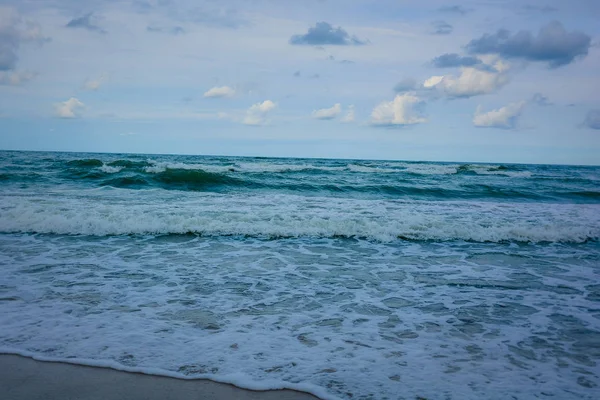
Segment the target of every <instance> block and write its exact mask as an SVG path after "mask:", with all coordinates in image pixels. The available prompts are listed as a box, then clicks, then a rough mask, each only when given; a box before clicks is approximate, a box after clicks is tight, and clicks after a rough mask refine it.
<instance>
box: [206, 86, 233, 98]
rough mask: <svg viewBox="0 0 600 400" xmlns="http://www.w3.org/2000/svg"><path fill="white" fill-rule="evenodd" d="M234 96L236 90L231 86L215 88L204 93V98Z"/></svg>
mask: <svg viewBox="0 0 600 400" xmlns="http://www.w3.org/2000/svg"><path fill="white" fill-rule="evenodd" d="M234 95H235V89H233V88H230V87H229V86H219V87H214V88H212V89H209V90H207V91H206V92H205V93H204V97H233V96H234Z"/></svg>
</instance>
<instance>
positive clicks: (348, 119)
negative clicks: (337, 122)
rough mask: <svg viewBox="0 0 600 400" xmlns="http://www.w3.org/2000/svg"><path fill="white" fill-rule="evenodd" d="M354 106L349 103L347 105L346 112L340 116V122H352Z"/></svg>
mask: <svg viewBox="0 0 600 400" xmlns="http://www.w3.org/2000/svg"><path fill="white" fill-rule="evenodd" d="M354 117H355V115H354V106H353V105H350V106H348V112H347V113H346V115H344V116H343V117H342V120H341V121H342V122H345V123H348V122H354Z"/></svg>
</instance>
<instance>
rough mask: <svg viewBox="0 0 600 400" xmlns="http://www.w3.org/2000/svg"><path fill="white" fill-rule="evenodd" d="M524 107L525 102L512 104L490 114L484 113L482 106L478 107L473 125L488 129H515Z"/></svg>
mask: <svg viewBox="0 0 600 400" xmlns="http://www.w3.org/2000/svg"><path fill="white" fill-rule="evenodd" d="M524 107H525V102H524V101H520V102H518V103H511V104H509V105H507V106H504V107H502V108H499V109H497V110H492V111H488V112H482V111H481V106H478V107H477V110H476V111H475V116H474V117H473V125H475V126H478V127H486V128H504V129H511V128H514V127H515V124H516V122H517V118H519V116H520V115H521V113H522V112H523V108H524Z"/></svg>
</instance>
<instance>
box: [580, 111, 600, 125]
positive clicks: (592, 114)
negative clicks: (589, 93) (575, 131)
mask: <svg viewBox="0 0 600 400" xmlns="http://www.w3.org/2000/svg"><path fill="white" fill-rule="evenodd" d="M583 125H584V126H586V127H588V128H590V129H600V109H597V110H590V111H588V113H587V115H586V116H585V120H584V121H583Z"/></svg>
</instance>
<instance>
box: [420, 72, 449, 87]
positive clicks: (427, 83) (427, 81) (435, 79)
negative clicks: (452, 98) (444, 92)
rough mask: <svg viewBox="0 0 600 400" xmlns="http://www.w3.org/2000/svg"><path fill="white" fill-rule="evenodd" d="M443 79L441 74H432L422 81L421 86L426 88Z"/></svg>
mask: <svg viewBox="0 0 600 400" xmlns="http://www.w3.org/2000/svg"><path fill="white" fill-rule="evenodd" d="M443 79H444V76H443V75H434V76H432V77H431V78H428V79H425V82H423V87H424V88H426V89H429V88H432V87H435V86H436V85H438V84H439V83H440V82H441V81H442V80H443Z"/></svg>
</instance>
